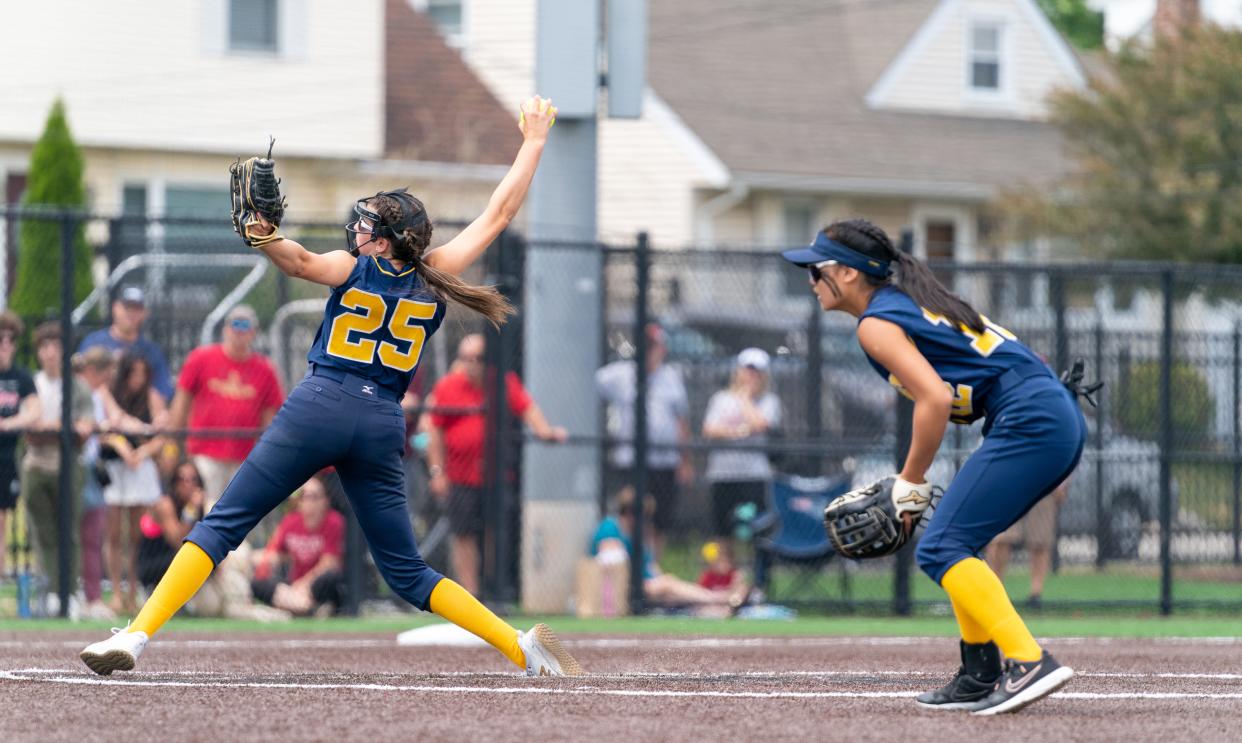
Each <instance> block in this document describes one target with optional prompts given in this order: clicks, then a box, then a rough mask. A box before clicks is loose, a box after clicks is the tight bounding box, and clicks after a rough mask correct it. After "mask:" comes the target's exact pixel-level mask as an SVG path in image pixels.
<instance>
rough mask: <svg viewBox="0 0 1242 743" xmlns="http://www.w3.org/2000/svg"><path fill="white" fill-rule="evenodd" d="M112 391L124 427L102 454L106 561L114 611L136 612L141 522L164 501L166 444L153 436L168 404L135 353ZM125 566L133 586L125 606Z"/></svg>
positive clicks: (120, 368) (109, 439)
mask: <svg viewBox="0 0 1242 743" xmlns="http://www.w3.org/2000/svg"><path fill="white" fill-rule="evenodd" d="M109 391H110V392H111V394H112V398H113V400H115V401H116V404H117V406H118V407H119V408H120V414H121V415H120V417H121V422H120V425H119V426H118V431H117V432H114V433H110V434H108V435H107V436H105V437H104V439H103V442H102V448H101V451H100V457H101V458H103V460H104V461H105V462H106V465H105V468H106V471H107V473H108V480H109V482H108V483H107V484H106V485H105V486H104V502H105V503H107V504H108V542H107V545H106V548H105V550H104V556H105V558H106V561H107V563H108V578H109V580H111V581H112V604H111V608H112V610H113V611H116V612H120V611H121V610H125V611H126V612H132V611H134V610H135V609H136V608H137V590H138V585H137V584H138V538H139V522H140V520H141V519H142V514H143V512H144V511H145V510H146V509H147V508H149V507H150V506H151V505H153V504H154V503H155V501H156V500H157V499H158V498H159V497H160V476H159V470H158V469H157V467H156V465H155V459H154V457H155V454H156V453H157V452H158V451H159V450H160V447H162V446H163V445H164V441H163V438H162V437H160V436H157V435H153V434H152V433H151V422H152V421H153V420H155V419H156V418H162V417H164V414H165V410H164V398H162V397H161V396H160V394H159V392H158V391H157V390H156V389H155V388H154V387H153V386H152V380H151V367H150V365H149V364H148V363H147V360H146V358H145V357H143V356H141V355H140V354H138V353H136V352H130V353H127V354H125V355H124V356H122V357H121V360H120V363H119V364H118V366H117V373H116V378H115V379H113V381H112V387H111V389H110V390H109ZM126 532H127V533H128V539H126V538H125V533H126ZM125 566H128V570H125V574H126V575H127V576H128V578H129V581H128V583H127V584H126V585H127V588H126V591H125V594H124V596H125V598H124V600H122V599H121V575H122V572H123V570H124V569H125Z"/></svg>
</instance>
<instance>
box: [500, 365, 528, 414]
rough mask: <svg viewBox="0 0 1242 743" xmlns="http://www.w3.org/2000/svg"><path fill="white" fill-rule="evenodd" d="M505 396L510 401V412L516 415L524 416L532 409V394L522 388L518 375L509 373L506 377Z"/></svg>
mask: <svg viewBox="0 0 1242 743" xmlns="http://www.w3.org/2000/svg"><path fill="white" fill-rule="evenodd" d="M505 395H506V396H507V397H508V399H509V410H511V411H513V414H514V415H518V416H520V415H524V414H525V413H526V411H527V410H529V409H530V403H531V400H530V393H529V392H527V391H526V388H525V387H523V386H522V380H520V379H518V375H517V374H515V373H513V372H509V373H508V374H506V375H505Z"/></svg>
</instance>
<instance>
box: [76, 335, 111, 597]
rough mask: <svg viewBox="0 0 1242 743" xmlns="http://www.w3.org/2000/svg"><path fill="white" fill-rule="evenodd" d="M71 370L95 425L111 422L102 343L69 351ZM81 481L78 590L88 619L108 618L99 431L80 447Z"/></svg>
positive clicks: (107, 369) (107, 357)
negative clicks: (84, 389)
mask: <svg viewBox="0 0 1242 743" xmlns="http://www.w3.org/2000/svg"><path fill="white" fill-rule="evenodd" d="M73 370H74V371H75V372H76V373H77V374H78V378H79V379H80V380H81V381H82V383H83V384H84V385H85V386H86V387H87V389H88V390H89V391H90V401H91V417H92V421H93V423H94V424H95V426H96V427H97V428H99V429H107V428H108V427H109V426H110V425H111V421H112V417H113V416H112V411H118V412H119V408H118V407H117V404H116V402H115V401H114V400H113V399H112V393H110V392H109V391H108V385H109V384H111V382H112V375H113V373H114V372H115V371H116V359H115V358H114V357H113V356H112V352H110V351H109V350H108V349H106V348H104V347H103V346H95V347H93V348H91V349H89V350H87V351H85V352H83V353H77V354H74V355H73ZM82 465H83V470H84V473H85V481H84V485H83V487H82V519H81V536H82V545H81V547H82V565H81V567H82V590H83V592H84V593H85V594H86V610H85V612H84V615H85V616H86V617H89V618H91V619H111V618H113V617H114V616H115V614H114V613H113V611H112V610H111V609H109V608H108V607H107V605H105V604H104V603H103V601H102V600H101V597H102V595H103V590H102V583H103V543H104V534H105V533H106V531H107V522H108V508H107V506H106V505H105V504H104V499H103V486H104V481H105V480H106V479H107V473H106V472H104V469H103V468H104V463H103V461H102V460H100V458H99V435H98V434H92V435H91V436H90V437H89V438H87V440H86V443H85V444H84V445H83V447H82Z"/></svg>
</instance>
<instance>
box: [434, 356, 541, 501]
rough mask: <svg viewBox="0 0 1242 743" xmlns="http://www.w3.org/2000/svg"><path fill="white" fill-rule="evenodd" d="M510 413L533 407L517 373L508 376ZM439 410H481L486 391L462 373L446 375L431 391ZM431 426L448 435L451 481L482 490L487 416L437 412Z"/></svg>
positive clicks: (446, 453)
mask: <svg viewBox="0 0 1242 743" xmlns="http://www.w3.org/2000/svg"><path fill="white" fill-rule="evenodd" d="M505 383H506V385H505V386H506V387H507V397H508V400H509V410H511V411H513V414H514V415H515V416H519V417H520V416H522V415H523V414H524V413H525V412H526V409H527V408H529V407H530V395H529V394H527V392H526V389H525V388H523V387H522V383H521V382H520V381H519V380H518V377H517V375H516V374H514V373H513V372H509V373H508V374H506V375H505ZM431 394H432V395H434V396H435V402H436V407H439V408H477V407H482V406H483V404H484V402H485V400H484V394H483V390H482V388H480V387H476V386H474V384H473V383H472V382H471V381H470V378H469V377H467V376H466V375H465V374H462V373H460V372H451V373H449V374H446V375H445V376H444V378H442V379H441V380H440V381H439V382H437V383H436V386H435V389H433V390H432V391H431ZM431 423H432V425H434V426H435V427H436V428H439V429H440V430H441V431H442V432H443V433H444V459H445V461H444V474H445V475H447V476H448V479H449V482H452V483H457V484H458V485H469V486H472V487H476V488H477V487H480V486H481V485H483V445H484V436H485V434H486V428H487V414H486V413H483V412H479V413H472V414H469V415H451V414H446V413H435V414H433V415H432V416H431Z"/></svg>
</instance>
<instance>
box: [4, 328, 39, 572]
mask: <svg viewBox="0 0 1242 743" xmlns="http://www.w3.org/2000/svg"><path fill="white" fill-rule="evenodd" d="M23 332H25V326H24V325H22V321H21V318H19V317H18V316H17V315H15V314H13V313H12V312H0V576H3V575H4V574H5V572H4V560H5V557H6V556H7V555H8V544H7V541H6V538H7V535H8V533H9V528H8V527H9V525H8V514H9V512H10V511H12V510H13V508H14V507H15V506H16V505H17V494H18V492H19V488H20V485H19V483H18V478H17V438H18V434H17V433H14V432H15V431H20V430H21V429H24V428H26V427H28V426H31V425H34V423H35V422H37V421H38V420H39V416H40V410H39V395H38V392H37V390H36V389H35V383H34V378H33V377H31V376H30V372H28V371H26V370H25V369H23V368H21V367H20V366H16V365H15V364H14V363H13V358H14V357H15V356H16V355H17V341H18V340H19V339H20V338H21V337H22V333H23Z"/></svg>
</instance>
